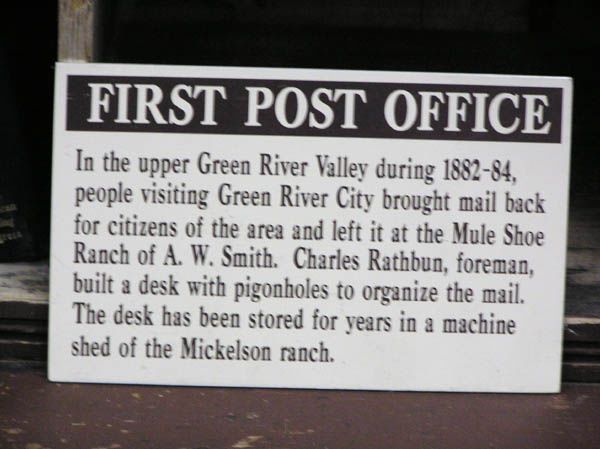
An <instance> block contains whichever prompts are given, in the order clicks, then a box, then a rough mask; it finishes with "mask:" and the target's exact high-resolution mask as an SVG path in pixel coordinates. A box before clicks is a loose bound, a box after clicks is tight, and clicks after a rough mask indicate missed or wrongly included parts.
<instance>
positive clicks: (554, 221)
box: [48, 64, 572, 392]
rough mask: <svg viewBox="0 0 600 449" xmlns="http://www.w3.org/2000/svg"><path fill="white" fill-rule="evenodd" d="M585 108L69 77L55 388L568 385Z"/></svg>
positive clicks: (292, 73)
mask: <svg viewBox="0 0 600 449" xmlns="http://www.w3.org/2000/svg"><path fill="white" fill-rule="evenodd" d="M571 98H572V82H571V80H570V79H567V78H550V77H526V76H497V75H469V74H440V73H435V74H434V73H402V72H362V71H344V70H307V69H301V70H300V69H265V68H232V67H176V66H143V65H112V64H57V70H56V90H55V114H54V120H55V122H54V155H53V182H52V184H53V185H52V239H51V241H52V248H51V262H50V275H51V276H50V337H49V368H48V375H49V378H50V379H51V380H54V381H75V382H111V383H141V384H172V385H206V386H239V387H285V388H327V389H365V390H432V391H494V392H556V391H559V389H560V365H561V344H562V320H563V307H564V286H565V250H566V235H567V202H568V186H569V159H570V139H571V101H572V100H571Z"/></svg>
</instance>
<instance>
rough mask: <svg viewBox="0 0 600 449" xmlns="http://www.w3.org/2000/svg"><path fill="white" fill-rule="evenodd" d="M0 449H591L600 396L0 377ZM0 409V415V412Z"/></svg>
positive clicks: (599, 431) (598, 432)
mask: <svg viewBox="0 0 600 449" xmlns="http://www.w3.org/2000/svg"><path fill="white" fill-rule="evenodd" d="M0 404H4V405H5V408H4V409H3V411H5V413H0V447H3V448H7V449H10V448H24V447H31V448H34V447H35V448H43V447H48V448H63V447H64V448H93V447H106V448H136V449H144V448H190V449H191V448H194V449H200V448H254V449H261V448H289V449H306V448H329V449H338V448H339V449H354V448H356V449H367V448H389V449H393V448H403V449H411V448H428V449H437V448H440V449H442V448H461V449H481V448H544V449H554V448H557V449H564V448H597V447H598V442H599V441H600V426H599V425H598V410H600V386H599V385H590V384H585V385H584V384H567V385H563V388H562V393H560V394H544V395H532V394H511V395H499V394H478V393H470V394H457V393H394V392H384V391H380V392H374V391H371V392H363V391H317V390H277V389H270V390H269V389H250V388H248V389H246V388H172V387H161V386H138V385H128V386H125V385H102V384H96V385H94V384H90V385H81V384H65V383H49V382H48V381H47V380H46V375H45V373H44V372H42V371H35V370H22V369H21V370H19V371H13V370H5V371H0ZM0 409H2V405H0Z"/></svg>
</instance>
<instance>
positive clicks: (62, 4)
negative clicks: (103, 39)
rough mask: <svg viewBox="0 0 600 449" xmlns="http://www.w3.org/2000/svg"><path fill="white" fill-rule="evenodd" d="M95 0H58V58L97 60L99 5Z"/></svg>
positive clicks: (65, 59)
mask: <svg viewBox="0 0 600 449" xmlns="http://www.w3.org/2000/svg"><path fill="white" fill-rule="evenodd" d="M98 3H99V2H98V1H97V0H59V11H58V60H59V61H61V62H67V61H71V62H92V61H97V60H98V48H99V41H100V40H99V36H98V32H99V30H100V27H99V9H100V8H99V7H98Z"/></svg>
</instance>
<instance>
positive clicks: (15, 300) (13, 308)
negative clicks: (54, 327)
mask: <svg viewBox="0 0 600 449" xmlns="http://www.w3.org/2000/svg"><path fill="white" fill-rule="evenodd" d="M2 318H4V319H28V320H46V319H47V318H48V263H47V262H35V263H12V264H0V319H2Z"/></svg>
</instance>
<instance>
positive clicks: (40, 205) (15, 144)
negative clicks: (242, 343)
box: [0, 0, 600, 258]
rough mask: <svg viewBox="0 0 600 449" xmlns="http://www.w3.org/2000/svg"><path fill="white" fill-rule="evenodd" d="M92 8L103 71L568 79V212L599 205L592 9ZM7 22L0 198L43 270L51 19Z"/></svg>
mask: <svg viewBox="0 0 600 449" xmlns="http://www.w3.org/2000/svg"><path fill="white" fill-rule="evenodd" d="M99 1H100V5H101V17H100V22H99V23H100V31H101V36H100V42H99V48H100V57H99V60H100V61H101V62H123V63H153V64H190V65H234V66H267V67H314V68H337V69H369V70H399V71H437V72H470V73H499V74H520V75H560V76H570V77H573V78H574V86H575V89H574V90H575V101H574V117H573V150H572V151H573V153H572V154H573V156H572V164H571V198H572V200H577V199H578V198H579V197H582V196H583V197H588V196H593V195H595V194H598V193H600V182H598V178H599V175H600V151H599V148H598V142H599V141H600V126H599V123H598V122H599V119H600V113H599V112H598V105H597V103H598V102H599V101H600V95H599V89H598V82H599V81H600V77H599V76H598V72H597V71H596V69H595V68H594V67H595V65H596V60H597V58H598V55H600V33H599V32H598V29H599V28H600V27H599V24H598V22H599V19H600V15H599V14H598V13H597V11H596V7H595V6H594V5H595V3H596V2H592V1H589V2H585V1H566V0H550V1H541V0H503V1H481V0H480V1H476V0H448V1H434V0H409V1H398V0H396V1H392V0H381V1H377V2H375V1H367V0H331V1H320V0H305V1H282V0H279V1H276V0H221V1H219V0H204V1H191V0H144V1H137V0H120V1H116V0H113V1H111V0H104V1H103V0H99ZM7 12H8V11H7ZM3 22H4V25H3V27H2V31H0V64H1V65H2V74H3V76H2V77H0V83H3V84H4V86H2V87H1V90H0V92H1V95H2V97H3V98H2V101H3V103H4V104H3V107H2V108H1V112H0V119H1V121H0V131H1V132H2V133H3V134H5V137H3V140H2V144H1V148H2V149H1V151H2V159H0V160H1V163H2V165H1V166H0V176H1V178H0V188H3V189H4V190H5V192H8V194H9V195H12V196H13V197H14V198H16V201H18V202H20V203H21V204H22V207H21V209H22V212H23V213H24V221H23V222H24V223H25V224H26V225H27V226H28V228H29V229H30V230H31V234H32V236H33V239H32V241H33V242H34V243H33V247H34V253H33V256H32V253H28V254H26V253H25V252H23V253H22V256H23V257H46V256H47V254H48V236H49V211H50V204H49V202H50V171H51V132H52V131H51V128H52V92H53V87H52V86H53V65H54V61H55V59H56V40H57V5H56V4H55V3H54V2H52V1H44V2H39V3H36V4H35V6H31V4H27V5H24V6H13V7H11V8H10V14H5V21H3ZM2 126H3V127H2ZM9 135H10V136H9ZM9 137H10V139H9ZM1 193H2V192H0V194H1ZM4 195H6V193H4ZM14 256H15V257H16V258H18V257H19V254H15V255H14Z"/></svg>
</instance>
